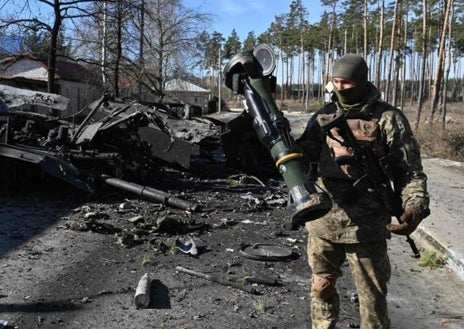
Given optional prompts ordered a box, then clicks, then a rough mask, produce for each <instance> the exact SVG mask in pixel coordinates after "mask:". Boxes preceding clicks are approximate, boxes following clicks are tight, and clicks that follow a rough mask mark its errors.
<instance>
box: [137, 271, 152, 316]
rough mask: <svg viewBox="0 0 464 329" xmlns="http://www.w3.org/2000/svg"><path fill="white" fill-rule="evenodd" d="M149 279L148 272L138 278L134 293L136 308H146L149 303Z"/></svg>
mask: <svg viewBox="0 0 464 329" xmlns="http://www.w3.org/2000/svg"><path fill="white" fill-rule="evenodd" d="M150 288H151V281H150V277H149V276H148V273H145V274H144V275H143V276H142V278H141V279H140V281H139V283H138V285H137V289H136V290H135V295H134V304H135V306H136V307H137V308H147V307H148V305H150Z"/></svg>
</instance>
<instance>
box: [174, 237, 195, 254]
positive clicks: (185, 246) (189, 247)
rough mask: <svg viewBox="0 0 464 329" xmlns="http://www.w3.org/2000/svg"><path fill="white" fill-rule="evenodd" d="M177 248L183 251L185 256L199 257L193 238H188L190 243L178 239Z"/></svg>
mask: <svg viewBox="0 0 464 329" xmlns="http://www.w3.org/2000/svg"><path fill="white" fill-rule="evenodd" d="M176 248H177V249H179V250H180V251H182V252H183V253H184V254H189V255H192V256H198V249H197V246H196V245H195V241H193V239H192V237H189V238H188V243H184V242H182V241H180V239H179V238H177V239H176Z"/></svg>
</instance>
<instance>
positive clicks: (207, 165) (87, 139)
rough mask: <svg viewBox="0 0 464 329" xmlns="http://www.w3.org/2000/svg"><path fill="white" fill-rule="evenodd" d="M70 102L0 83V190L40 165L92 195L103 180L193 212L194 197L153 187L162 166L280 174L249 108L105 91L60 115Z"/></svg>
mask: <svg viewBox="0 0 464 329" xmlns="http://www.w3.org/2000/svg"><path fill="white" fill-rule="evenodd" d="M66 105H67V100H66V99H65V98H63V97H61V96H58V95H54V94H47V93H40V92H35V91H24V90H22V89H17V88H12V87H7V86H3V85H0V162H1V164H2V173H1V174H0V183H1V186H3V189H5V188H6V189H14V188H17V187H19V185H21V184H24V179H25V178H24V177H25V176H27V175H26V173H30V172H34V171H38V172H40V173H46V174H48V175H49V176H51V177H54V178H56V179H58V180H61V181H64V182H66V183H68V184H71V185H72V186H74V187H75V188H77V189H79V190H82V191H85V192H87V193H90V194H92V195H94V194H97V192H98V187H99V185H100V184H105V185H109V186H112V187H114V188H117V189H121V190H124V191H127V192H130V193H134V194H136V195H138V196H140V197H141V198H144V199H147V200H151V201H154V202H159V203H163V204H166V205H168V206H172V207H176V208H180V209H185V210H191V211H194V210H195V208H196V206H197V205H196V203H194V202H188V201H185V200H182V199H179V198H176V197H173V196H171V195H170V194H168V193H166V192H163V191H160V190H157V189H155V188H153V187H151V186H154V185H155V183H156V181H157V180H158V179H159V178H160V174H162V172H163V170H164V168H173V169H176V170H180V171H189V172H191V173H193V174H197V175H202V176H205V175H207V176H208V175H209V176H210V177H211V176H217V175H219V176H220V175H224V174H227V173H230V172H231V170H230V169H232V172H233V170H235V172H236V171H237V170H238V171H239V172H245V173H250V174H253V175H257V176H258V177H262V176H263V175H272V176H274V175H276V170H275V167H274V165H273V161H272V159H271V158H270V155H269V152H268V151H267V150H266V149H264V147H263V146H262V145H261V144H260V142H259V139H258V138H257V136H256V132H255V130H254V129H253V126H252V120H251V118H250V116H249V115H248V114H247V112H246V111H243V112H242V113H237V112H223V113H213V114H208V115H202V111H201V108H198V107H195V106H191V105H188V104H173V103H142V102H138V101H135V100H121V99H117V98H114V97H113V96H112V95H110V94H104V95H103V96H102V97H101V98H100V99H98V100H96V101H94V102H92V103H91V104H89V105H88V106H86V107H84V108H83V109H82V110H81V111H79V112H78V113H76V114H74V115H71V116H64V117H62V116H61V115H59V114H60V113H63V110H64V109H65V108H66ZM25 106H27V107H28V109H27V110H25V109H24V107H25ZM31 108H32V111H31ZM43 108H45V109H46V111H43ZM40 109H42V111H40ZM14 178H16V179H17V178H20V182H19V183H18V181H17V180H15V179H14ZM21 179H22V180H23V182H22V183H21Z"/></svg>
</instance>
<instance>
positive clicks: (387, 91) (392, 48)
mask: <svg viewBox="0 0 464 329" xmlns="http://www.w3.org/2000/svg"><path fill="white" fill-rule="evenodd" d="M400 1H401V0H395V9H394V11H393V25H392V32H391V40H390V55H389V56H388V67H387V81H386V86H385V100H386V101H387V102H388V99H389V98H390V96H389V95H390V79H391V73H392V65H393V54H394V52H395V35H396V23H397V19H398V18H397V17H398V5H399V2H400Z"/></svg>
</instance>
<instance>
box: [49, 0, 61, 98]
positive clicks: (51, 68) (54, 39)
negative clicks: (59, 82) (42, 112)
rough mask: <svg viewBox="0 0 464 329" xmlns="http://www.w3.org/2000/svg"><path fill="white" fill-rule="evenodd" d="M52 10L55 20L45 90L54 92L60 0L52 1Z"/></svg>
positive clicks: (59, 24) (59, 26)
mask: <svg viewBox="0 0 464 329" xmlns="http://www.w3.org/2000/svg"><path fill="white" fill-rule="evenodd" d="M53 10H54V11H55V21H54V22H53V27H52V30H51V33H50V34H51V35H50V49H49V52H48V79H47V92H49V93H55V92H58V91H57V90H55V73H56V47H57V44H58V34H59V32H60V28H61V23H62V16H61V12H60V1H59V0H55V1H54V2H53Z"/></svg>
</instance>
